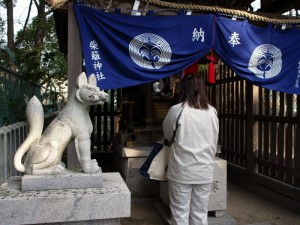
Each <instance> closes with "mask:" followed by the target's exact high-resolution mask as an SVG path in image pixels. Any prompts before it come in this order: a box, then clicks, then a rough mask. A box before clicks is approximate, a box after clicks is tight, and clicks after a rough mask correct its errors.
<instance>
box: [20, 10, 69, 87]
mask: <svg viewBox="0 0 300 225" xmlns="http://www.w3.org/2000/svg"><path fill="white" fill-rule="evenodd" d="M41 26H44V27H41ZM42 29H45V31H46V32H45V36H44V37H42V39H43V43H42V45H39V46H37V44H36V32H38V31H40V30H42ZM16 43H19V44H18V45H17V46H16V59H17V61H18V62H20V68H21V70H22V74H24V76H25V77H26V79H28V80H30V81H32V82H35V83H40V84H45V85H46V86H48V87H51V86H54V85H55V86H57V85H61V84H62V83H63V82H64V81H65V80H66V79H67V61H66V57H65V56H64V55H63V54H62V53H61V52H60V51H59V46H58V40H57V37H56V32H55V23H54V18H53V14H51V16H49V17H48V18H46V23H44V24H42V25H41V23H39V22H38V18H37V17H36V18H34V19H33V22H32V23H31V24H30V25H29V26H28V27H27V29H26V32H25V33H23V32H22V31H19V32H18V34H17V37H16Z"/></svg>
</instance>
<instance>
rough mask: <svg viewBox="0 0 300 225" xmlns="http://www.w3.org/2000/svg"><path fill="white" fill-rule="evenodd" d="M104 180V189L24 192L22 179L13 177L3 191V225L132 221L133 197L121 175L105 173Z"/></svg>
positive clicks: (0, 201) (0, 190) (0, 198)
mask: <svg viewBox="0 0 300 225" xmlns="http://www.w3.org/2000/svg"><path fill="white" fill-rule="evenodd" d="M102 178H103V186H102V187H101V188H85V189H65V190H48V191H26V192H22V191H21V187H20V186H21V179H20V177H12V179H11V180H9V182H6V183H4V184H3V185H1V187H0V218H1V219H0V225H20V224H43V223H45V224H46V223H47V224H48V223H50V224H51V223H53V224H59V223H63V225H64V224H74V225H77V224H78V225H79V224H80V223H82V224H84V222H83V221H86V223H85V224H87V225H89V223H88V222H89V221H94V220H96V221H97V220H100V221H101V222H103V223H100V222H99V221H97V222H98V224H101V225H102V224H103V225H110V224H109V223H104V222H105V221H106V222H111V224H112V225H115V224H114V223H116V222H117V221H119V218H122V217H130V212H131V194H130V192H129V190H128V188H127V186H126V184H125V182H124V181H123V179H122V177H121V176H120V174H119V173H103V174H102ZM90 224H91V225H94V224H95V223H94V224H93V223H90Z"/></svg>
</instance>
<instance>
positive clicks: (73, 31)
mask: <svg viewBox="0 0 300 225" xmlns="http://www.w3.org/2000/svg"><path fill="white" fill-rule="evenodd" d="M81 72H82V50H81V41H80V34H79V28H78V24H77V20H76V16H75V13H74V10H73V2H69V3H68V94H69V95H70V94H71V93H72V92H73V90H74V88H75V81H76V78H77V76H78V75H79V74H80V73H81ZM67 154H68V155H67V163H68V168H77V167H80V163H79V160H78V157H77V154H76V150H75V144H74V141H72V142H71V143H70V144H69V146H68V150H67Z"/></svg>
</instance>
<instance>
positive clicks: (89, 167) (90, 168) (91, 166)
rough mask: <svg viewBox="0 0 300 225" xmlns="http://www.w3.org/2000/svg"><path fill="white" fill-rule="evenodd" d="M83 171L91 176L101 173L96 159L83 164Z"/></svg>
mask: <svg viewBox="0 0 300 225" xmlns="http://www.w3.org/2000/svg"><path fill="white" fill-rule="evenodd" d="M82 169H83V172H84V173H90V174H94V173H99V172H101V167H99V166H98V162H97V160H96V159H92V160H90V161H87V162H85V163H83V165H82Z"/></svg>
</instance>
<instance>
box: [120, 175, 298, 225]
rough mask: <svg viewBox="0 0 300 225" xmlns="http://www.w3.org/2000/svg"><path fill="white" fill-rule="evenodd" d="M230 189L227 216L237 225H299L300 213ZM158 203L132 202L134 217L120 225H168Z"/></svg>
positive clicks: (231, 185)
mask: <svg viewBox="0 0 300 225" xmlns="http://www.w3.org/2000/svg"><path fill="white" fill-rule="evenodd" d="M227 188H228V192H227V194H228V196H227V197H228V198H227V209H226V211H225V215H224V216H225V217H229V218H231V219H232V218H233V219H234V220H235V225H300V211H299V214H297V213H295V212H292V211H290V210H288V209H286V208H284V207H282V206H280V205H278V204H276V203H274V202H271V201H269V200H267V199H265V198H262V197H260V196H258V195H256V194H255V193H253V192H251V191H249V190H246V189H245V188H243V187H241V186H239V185H237V184H234V183H232V182H230V181H228V184H227ZM157 204H160V199H144V198H143V199H132V208H131V209H132V211H131V217H129V218H123V219H121V224H122V225H165V224H168V222H167V221H166V220H165V219H164V218H163V217H162V216H161V214H160V213H159V211H158V210H157V207H156V206H157ZM230 221H231V223H232V220H230ZM227 222H228V218H227V219H225V220H224V222H223V223H222V222H220V223H219V225H228V223H227ZM210 223H211V224H212V222H210Z"/></svg>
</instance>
